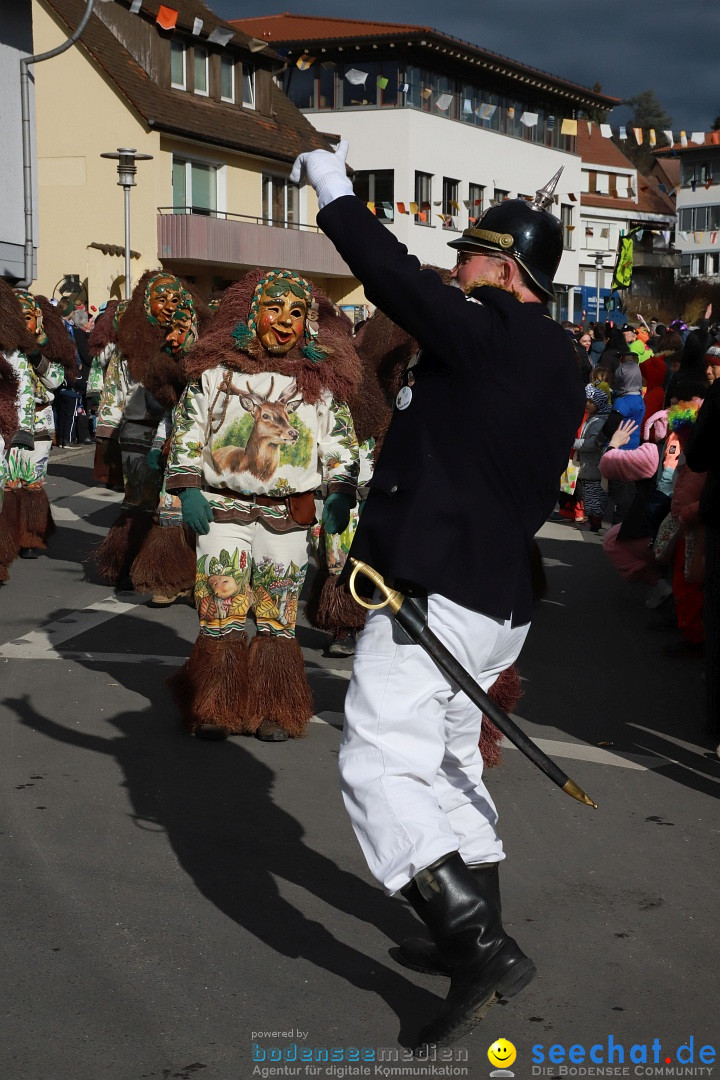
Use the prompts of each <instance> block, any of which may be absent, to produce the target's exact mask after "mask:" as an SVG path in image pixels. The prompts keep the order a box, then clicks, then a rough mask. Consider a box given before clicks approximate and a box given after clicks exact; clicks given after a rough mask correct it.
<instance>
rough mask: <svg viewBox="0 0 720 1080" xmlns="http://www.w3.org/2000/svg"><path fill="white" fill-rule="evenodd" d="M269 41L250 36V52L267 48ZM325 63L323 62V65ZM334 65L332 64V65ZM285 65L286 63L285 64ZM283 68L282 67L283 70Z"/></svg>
mask: <svg viewBox="0 0 720 1080" xmlns="http://www.w3.org/2000/svg"><path fill="white" fill-rule="evenodd" d="M269 44H270V42H269V41H261V40H260V38H255V37H254V38H250V52H262V51H263V49H267V47H268V45H269ZM324 66H325V65H324V64H323V67H324ZM333 66H334V65H333ZM285 67H287V64H286V65H285ZM284 70H285V68H283V71H284Z"/></svg>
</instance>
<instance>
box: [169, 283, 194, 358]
mask: <svg viewBox="0 0 720 1080" xmlns="http://www.w3.org/2000/svg"><path fill="white" fill-rule="evenodd" d="M197 336H198V323H197V314H196V312H195V305H194V304H193V302H192V297H191V296H190V294H189V293H186V292H184V293H183V295H182V297H181V299H180V303H179V304H178V306H177V308H176V309H175V312H174V314H173V316H172V319H171V322H170V330H169V332H168V334H167V336H166V338H165V348H166V350H167V351H168V352H169V353H170V354H171V356H174V357H180V356H183V355H184V354H185V353H186V352H187V351H188V349H190V348H192V346H193V345H194V344H195V342H196V341H197Z"/></svg>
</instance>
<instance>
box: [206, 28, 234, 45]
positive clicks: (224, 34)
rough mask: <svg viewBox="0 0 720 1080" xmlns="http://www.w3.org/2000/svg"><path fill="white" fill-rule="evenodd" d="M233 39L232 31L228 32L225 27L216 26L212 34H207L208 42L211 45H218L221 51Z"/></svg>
mask: <svg viewBox="0 0 720 1080" xmlns="http://www.w3.org/2000/svg"><path fill="white" fill-rule="evenodd" d="M234 37H235V31H234V30H230V29H229V28H228V27H225V26H216V27H215V29H214V30H213V31H212V33H211V34H208V41H209V42H210V43H211V44H212V45H219V46H220V48H221V49H224V48H225V46H226V45H227V44H228V42H229V41H230V40H231V39H232V38H234Z"/></svg>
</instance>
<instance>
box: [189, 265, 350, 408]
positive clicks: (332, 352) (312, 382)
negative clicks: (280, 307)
mask: <svg viewBox="0 0 720 1080" xmlns="http://www.w3.org/2000/svg"><path fill="white" fill-rule="evenodd" d="M266 273H267V270H265V269H260V268H257V269H255V270H252V271H250V273H249V274H247V275H246V276H245V277H244V278H243V279H242V280H241V281H238V282H237V284H235V285H231V286H230V287H229V288H228V289H226V290H225V292H224V293H223V297H222V300H221V303H220V307H219V309H218V312H217V315H216V316H215V318H214V319H213V322H212V324H211V327H210V329H209V330H208V332H207V333H206V334H205V335H204V336H203V337H202V338H201V339H200V340H199V341H198V342H197V343H196V344H195V345H194V346H193V347H192V349H191V350H190V352H189V353H188V355H187V357H186V358H185V370H186V373H187V377H188V378H189V379H199V378H200V376H201V375H202V373H203V372H204V371H208V370H209V369H210V368H214V367H218V366H219V365H220V364H223V365H225V366H226V367H229V368H232V369H233V370H234V371H238V372H241V373H242V374H243V375H254V374H257V373H258V372H261V371H274V372H277V373H278V374H279V375H290V376H293V377H294V378H295V380H296V382H297V386H298V389H299V391H300V393H301V394H302V396H303V399H304V401H306V402H307V403H308V404H309V405H314V404H315V403H316V402H317V401H319V399H320V396H321V395H322V393H323V391H326V390H327V391H329V392H330V393H331V394H332V395H333V397H334V398H335V399H336V400H337V401H344V402H347V401H349V399H350V397H351V396H352V394H353V392H354V391H355V389H356V388H357V386H358V385H359V381H360V363H359V359H358V356H357V353H356V351H355V346H354V344H353V340H352V338H351V336H350V333H351V328H350V321H349V319H347V317H346V316H344V315H343V314H342V313H340V312H338V309H337V308H336V307H335V306H334V304H332V303H331V301H330V300H329V299H328V297H327V296H325V294H324V293H322V292H321V291H320V290H319V289H317V288H316V287H315V286H314V285H312V282H311V283H310V284H311V287H312V291H311V295H312V298H313V300H315V301H316V302H317V304H318V308H319V316H318V331H319V333H318V338H317V343H318V345H320V346H321V347H322V348H323V349H325V351H326V353H327V358H326V359H325V360H323V361H321V362H319V363H315V362H313V361H312V360H308V359H307V357H305V356H303V355H302V353H301V351H300V348H299V347H298V346H296V347H295V348H294V349H292V350H291V351H290V352H289V353H288V354H287V355H286V356H269V355H268V354H267V353H266V352H265V350H264V349H263V347H262V346H261V345H260V342H259V341H252V342H251V343H250V346H249V348H247V349H243V350H240V349H238V348H237V346H236V344H235V341H234V339H233V337H232V332H233V330H234V329H235V327H236V326H237V324H238V323H244V322H245V321H246V320H247V317H248V314H249V311H250V304H251V301H252V298H253V295H254V293H255V288H256V286H257V284H258V282H259V280H260V278H262V277H264V276H265V274H266Z"/></svg>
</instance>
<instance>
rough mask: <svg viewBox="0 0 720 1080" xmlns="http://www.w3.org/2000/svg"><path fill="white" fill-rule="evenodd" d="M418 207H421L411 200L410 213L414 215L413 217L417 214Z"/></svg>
mask: <svg viewBox="0 0 720 1080" xmlns="http://www.w3.org/2000/svg"><path fill="white" fill-rule="evenodd" d="M418 209H419V207H418V204H417V203H416V202H411V203H410V213H411V214H412V215H413V217H415V215H416V214H417V212H418Z"/></svg>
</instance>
